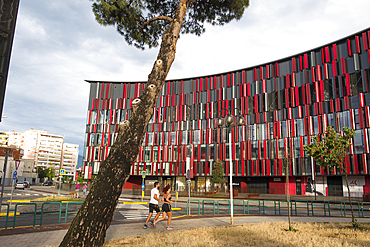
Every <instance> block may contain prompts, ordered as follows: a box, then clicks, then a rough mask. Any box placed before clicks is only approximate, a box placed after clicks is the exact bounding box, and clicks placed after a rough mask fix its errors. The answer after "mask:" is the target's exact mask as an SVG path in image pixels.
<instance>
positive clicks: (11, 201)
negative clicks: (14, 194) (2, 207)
mask: <svg viewBox="0 0 370 247" xmlns="http://www.w3.org/2000/svg"><path fill="white" fill-rule="evenodd" d="M8 202H31V201H30V200H11V201H10V200H8Z"/></svg>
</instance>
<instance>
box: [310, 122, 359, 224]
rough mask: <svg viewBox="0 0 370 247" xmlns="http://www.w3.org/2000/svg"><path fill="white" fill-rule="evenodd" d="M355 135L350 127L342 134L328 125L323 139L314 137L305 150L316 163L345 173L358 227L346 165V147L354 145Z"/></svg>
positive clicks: (353, 221)
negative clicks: (352, 141)
mask: <svg viewBox="0 0 370 247" xmlns="http://www.w3.org/2000/svg"><path fill="white" fill-rule="evenodd" d="M354 136H355V131H354V130H353V129H350V128H348V127H344V128H343V133H342V134H341V133H337V132H336V131H335V130H334V129H333V128H332V127H331V126H328V127H327V128H326V131H325V135H323V137H322V140H321V141H319V139H318V137H313V138H312V143H311V144H309V145H306V146H305V147H304V150H305V151H306V152H307V154H308V155H309V156H311V157H313V158H314V160H315V162H316V164H317V165H318V166H320V167H321V168H329V169H330V171H333V169H334V168H338V169H340V171H341V173H342V174H344V176H345V179H346V184H347V191H348V197H349V202H350V205H351V212H352V224H353V226H354V227H355V228H357V227H358V224H357V222H355V216H354V214H353V207H352V201H351V191H350V188H349V184H348V177H347V169H346V167H345V158H346V154H347V152H346V149H347V148H348V147H349V146H350V145H352V143H351V140H352V138H353V137H354Z"/></svg>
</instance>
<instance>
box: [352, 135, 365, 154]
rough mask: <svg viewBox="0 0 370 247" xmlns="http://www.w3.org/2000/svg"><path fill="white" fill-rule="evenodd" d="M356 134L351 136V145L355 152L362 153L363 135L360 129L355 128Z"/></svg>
mask: <svg viewBox="0 0 370 247" xmlns="http://www.w3.org/2000/svg"><path fill="white" fill-rule="evenodd" d="M355 133H356V135H355V137H354V138H353V142H354V143H353V146H354V151H355V154H362V153H364V136H363V131H362V130H356V131H355Z"/></svg>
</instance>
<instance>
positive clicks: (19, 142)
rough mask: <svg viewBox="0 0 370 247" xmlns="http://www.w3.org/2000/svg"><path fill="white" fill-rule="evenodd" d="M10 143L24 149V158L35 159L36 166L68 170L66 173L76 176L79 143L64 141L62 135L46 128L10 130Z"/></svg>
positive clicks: (57, 170) (56, 170)
mask: <svg viewBox="0 0 370 247" xmlns="http://www.w3.org/2000/svg"><path fill="white" fill-rule="evenodd" d="M7 134H8V136H9V137H8V145H9V146H14V147H19V148H21V149H23V150H24V156H23V158H24V159H30V160H33V161H34V166H35V167H36V166H37V167H42V168H54V169H55V173H56V174H58V173H59V169H60V168H63V169H65V170H66V175H69V176H73V177H74V176H75V172H76V167H77V162H78V148H79V146H78V145H75V144H69V143H66V142H64V137H63V136H61V135H55V134H48V133H47V131H45V130H42V131H40V130H34V129H30V130H26V131H24V132H15V131H12V132H8V133H7Z"/></svg>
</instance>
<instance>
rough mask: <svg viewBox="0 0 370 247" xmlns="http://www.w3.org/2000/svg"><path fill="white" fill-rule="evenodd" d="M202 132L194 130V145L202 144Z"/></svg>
mask: <svg viewBox="0 0 370 247" xmlns="http://www.w3.org/2000/svg"><path fill="white" fill-rule="evenodd" d="M199 132H200V131H199V130H194V131H193V144H200V133H199Z"/></svg>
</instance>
